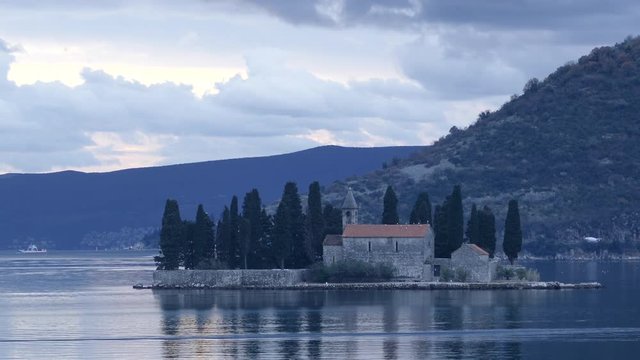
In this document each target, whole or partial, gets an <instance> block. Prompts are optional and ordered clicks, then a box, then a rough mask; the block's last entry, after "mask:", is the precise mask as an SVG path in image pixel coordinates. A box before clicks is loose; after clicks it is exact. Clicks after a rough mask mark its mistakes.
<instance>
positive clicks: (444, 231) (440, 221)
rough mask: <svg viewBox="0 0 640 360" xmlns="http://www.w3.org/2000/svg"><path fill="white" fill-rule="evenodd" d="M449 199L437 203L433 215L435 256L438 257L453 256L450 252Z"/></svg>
mask: <svg viewBox="0 0 640 360" xmlns="http://www.w3.org/2000/svg"><path fill="white" fill-rule="evenodd" d="M447 214H448V209H447V200H445V202H444V203H442V205H436V208H435V211H434V217H433V225H434V231H435V240H434V246H433V247H434V249H433V251H434V256H435V257H437V258H447V257H451V253H450V252H449V233H448V232H449V225H448V223H447Z"/></svg>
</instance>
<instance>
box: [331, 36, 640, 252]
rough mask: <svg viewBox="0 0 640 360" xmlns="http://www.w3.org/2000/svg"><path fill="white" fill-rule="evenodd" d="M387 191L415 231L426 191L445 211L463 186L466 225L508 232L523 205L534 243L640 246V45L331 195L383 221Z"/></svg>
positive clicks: (573, 67) (571, 67)
mask: <svg viewBox="0 0 640 360" xmlns="http://www.w3.org/2000/svg"><path fill="white" fill-rule="evenodd" d="M387 184H391V185H393V186H394V188H395V190H396V193H397V194H398V196H399V198H400V204H401V208H400V212H401V218H402V215H403V216H404V220H405V221H406V219H407V218H408V214H409V211H410V207H411V206H412V205H413V202H414V201H415V197H416V196H417V194H418V193H419V192H420V191H428V192H429V194H430V195H431V198H432V202H433V203H434V204H436V203H441V202H442V201H443V200H444V198H445V196H446V195H447V194H448V193H450V191H451V188H452V186H453V185H454V184H461V185H462V191H463V196H464V204H465V215H466V216H468V214H469V209H470V207H471V203H477V204H478V205H480V206H482V205H488V206H490V207H491V208H492V209H493V210H494V212H495V213H497V221H498V225H499V227H501V226H502V225H503V221H504V215H505V212H506V209H507V202H508V200H509V199H511V198H516V199H519V200H520V207H521V211H520V213H521V214H522V217H523V227H524V228H523V230H524V231H525V235H526V236H525V237H526V238H525V241H528V242H529V243H532V242H536V241H538V242H540V241H542V242H544V241H547V242H557V243H562V244H569V243H571V242H576V241H581V240H582V238H583V237H584V236H598V237H604V238H609V239H612V238H615V239H616V240H619V241H622V242H625V241H632V242H636V243H637V244H640V38H628V39H626V40H625V41H624V42H622V43H620V44H617V45H615V46H611V47H601V48H596V49H594V50H593V51H592V52H591V53H590V54H589V55H586V56H583V57H581V58H580V59H579V60H578V61H577V62H572V63H568V64H566V65H564V66H561V67H560V68H558V69H557V71H555V72H554V73H552V74H551V75H549V76H548V77H547V78H546V79H545V80H544V81H538V80H536V79H532V80H530V81H529V82H528V83H527V84H526V85H525V89H524V92H523V94H522V95H520V96H515V95H514V96H513V97H512V99H511V101H509V102H507V103H505V104H504V105H503V106H502V107H501V108H500V109H498V110H497V111H495V112H484V113H482V114H480V116H479V118H478V120H477V121H476V122H475V123H474V124H473V125H471V126H469V127H468V128H467V129H457V128H455V127H454V128H452V129H451V131H450V133H449V134H448V135H447V136H445V137H443V138H441V139H440V140H439V141H437V142H436V143H435V144H433V145H431V146H428V147H425V148H424V150H422V151H421V152H420V153H418V154H416V155H415V156H413V157H411V158H410V159H407V160H404V161H402V162H400V163H398V164H396V165H394V166H391V167H389V168H387V169H381V170H378V171H376V172H373V173H372V174H368V175H365V176H359V177H355V178H351V179H348V180H347V181H344V182H338V183H337V184H335V185H334V186H333V187H330V188H328V189H327V191H326V192H325V195H326V198H327V199H330V200H332V201H333V202H335V203H339V201H340V198H341V196H343V195H342V194H343V193H344V190H342V189H343V188H344V187H345V186H347V185H349V186H351V187H352V188H353V190H354V191H355V193H356V197H357V199H358V201H359V202H360V204H361V206H362V209H361V214H362V215H363V217H364V218H365V221H379V217H380V214H381V211H382V200H381V199H382V195H383V192H384V189H385V187H386V186H387ZM556 245H557V244H556Z"/></svg>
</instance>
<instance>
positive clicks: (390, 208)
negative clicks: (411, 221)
mask: <svg viewBox="0 0 640 360" xmlns="http://www.w3.org/2000/svg"><path fill="white" fill-rule="evenodd" d="M382 223H383V224H387V225H395V224H399V223H400V217H399V216H398V197H397V196H396V193H395V191H393V188H392V187H391V185H389V186H387V190H386V191H385V192H384V203H383V209H382Z"/></svg>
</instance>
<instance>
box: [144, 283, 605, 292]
mask: <svg viewBox="0 0 640 360" xmlns="http://www.w3.org/2000/svg"><path fill="white" fill-rule="evenodd" d="M602 287H603V286H602V284H601V283H598V282H588V283H573V284H571V283H561V282H557V281H538V282H521V281H518V282H514V281H505V282H491V283H454V282H375V283H300V284H296V285H290V286H259V285H254V286H210V285H205V284H200V283H193V284H188V285H167V284H163V283H154V284H151V285H143V284H136V285H134V286H133V288H134V289H225V290H571V289H600V288H602Z"/></svg>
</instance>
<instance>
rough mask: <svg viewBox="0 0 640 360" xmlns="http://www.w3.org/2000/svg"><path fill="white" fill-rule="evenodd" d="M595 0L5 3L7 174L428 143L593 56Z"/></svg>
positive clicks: (635, 14) (615, 19)
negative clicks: (330, 147)
mask: <svg viewBox="0 0 640 360" xmlns="http://www.w3.org/2000/svg"><path fill="white" fill-rule="evenodd" d="M638 19H640V3H638V2H636V1H612V2H603V1H600V0H576V1H573V0H486V1H474V0H466V1H465V0H447V1H435V0H404V1H403V0H394V1H391V0H314V1H303V0H300V1H294V0H288V1H286V0H264V1H259V0H233V1H232V0H219V1H216V0H208V1H207V0H184V1H172V0H154V1H151V0H101V1H84V0H21V1H14V0H0V173H7V172H50V171H60V170H69V169H71V170H79V171H111V170H117V169H123V168H131V167H142V166H155V165H164V164H176V163H186V162H195V161H206V160H217V159H226V158H237V157H246V156H262V155H271V154H278V153H286V152H291V151H297V150H302V149H306V148H311V147H315V146H320V145H330V144H332V145H343V146H366V147H368V146H389V145H428V144H431V143H433V141H435V140H437V139H438V138H440V137H441V136H443V135H445V134H447V132H448V131H449V129H450V128H451V127H452V126H457V127H459V128H464V127H465V126H468V125H469V124H471V123H473V122H474V121H475V120H476V118H477V115H478V113H480V112H481V111H483V110H487V109H488V110H495V109H497V108H499V106H500V105H501V104H502V103H504V102H505V101H507V100H508V99H509V97H510V96H511V95H512V94H519V93H521V92H522V88H523V86H524V84H525V83H526V81H527V80H528V79H530V78H532V77H537V78H539V79H544V78H545V77H546V76H547V75H548V74H549V73H551V72H553V71H554V70H555V69H556V68H558V67H559V66H561V65H563V64H565V63H567V62H568V61H571V60H577V59H578V58H579V57H580V56H582V55H586V54H588V53H589V52H590V51H591V49H592V48H594V47H597V46H604V45H613V44H614V43H616V42H621V41H623V40H624V38H625V37H626V36H629V35H637V33H638V30H637V29H638Z"/></svg>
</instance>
